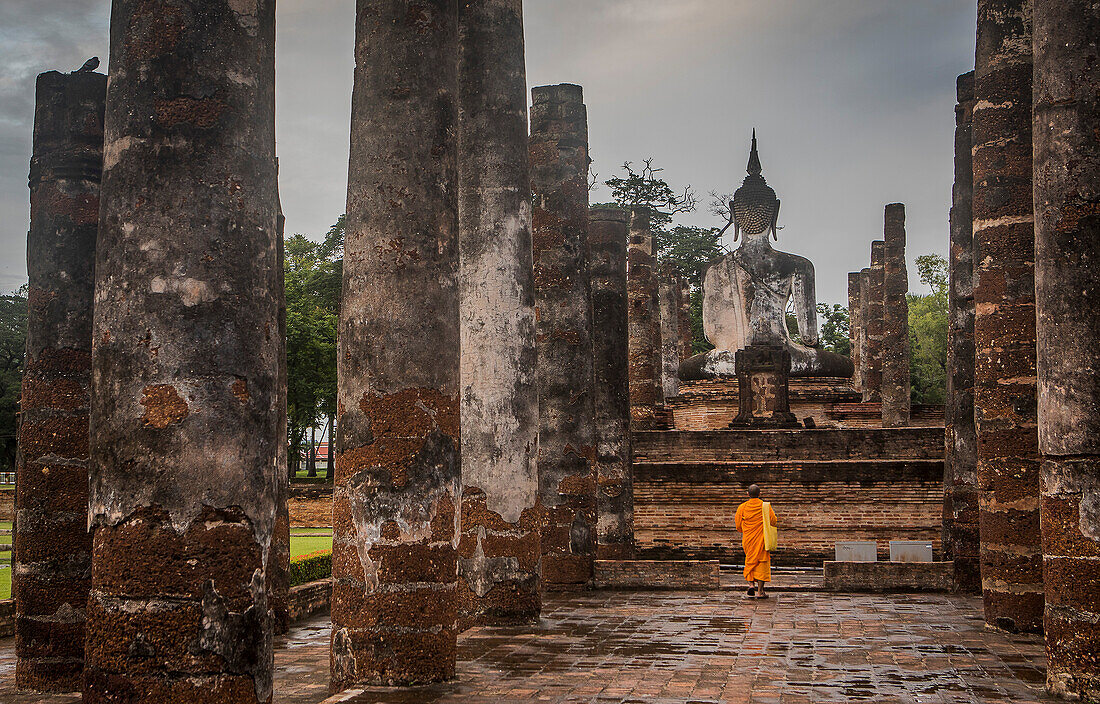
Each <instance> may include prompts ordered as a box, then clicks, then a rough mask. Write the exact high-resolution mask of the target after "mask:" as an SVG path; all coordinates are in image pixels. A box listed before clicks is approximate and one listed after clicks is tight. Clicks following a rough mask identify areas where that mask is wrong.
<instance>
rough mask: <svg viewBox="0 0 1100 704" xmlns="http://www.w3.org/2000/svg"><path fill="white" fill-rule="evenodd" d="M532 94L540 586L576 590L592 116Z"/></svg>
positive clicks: (590, 470) (583, 490)
mask: <svg viewBox="0 0 1100 704" xmlns="http://www.w3.org/2000/svg"><path fill="white" fill-rule="evenodd" d="M531 93H532V98H533V103H534V104H533V106H532V108H531V136H530V142H529V144H530V155H531V190H532V192H533V195H534V211H533V237H532V239H533V247H534V261H535V311H536V313H535V320H536V327H535V329H536V349H537V352H538V388H539V459H538V472H539V495H540V497H541V500H542V503H543V506H544V509H545V512H546V514H545V516H546V517H545V523H544V525H543V529H542V579H543V586H544V588H547V589H554V590H557V589H581V588H584V587H585V586H587V585H589V584H590V583H591V582H592V561H593V558H594V556H595V552H596V548H595V542H596V464H595V462H596V447H595V442H596V439H595V438H596V436H595V427H594V425H593V396H592V388H593V384H592V317H591V293H592V290H591V282H590V279H589V273H588V115H587V111H586V109H585V106H584V96H583V91H582V89H581V87H580V86H576V85H570V84H562V85H557V86H542V87H537V88H535V89H533V90H532V91H531Z"/></svg>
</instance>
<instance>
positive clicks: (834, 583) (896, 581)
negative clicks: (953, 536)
mask: <svg viewBox="0 0 1100 704" xmlns="http://www.w3.org/2000/svg"><path fill="white" fill-rule="evenodd" d="M824 585H825V589H827V590H829V591H835V592H897V591H915V592H925V591H930V592H949V591H951V590H953V589H954V587H955V563H954V562H826V563H825V578H824Z"/></svg>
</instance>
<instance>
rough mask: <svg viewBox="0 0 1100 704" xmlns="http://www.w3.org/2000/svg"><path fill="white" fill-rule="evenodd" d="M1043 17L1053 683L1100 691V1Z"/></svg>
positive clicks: (1039, 0)
mask: <svg viewBox="0 0 1100 704" xmlns="http://www.w3.org/2000/svg"><path fill="white" fill-rule="evenodd" d="M1034 29H1035V33H1034V37H1035V43H1034V47H1035V66H1034V87H1035V92H1034V97H1035V104H1034V140H1035V151H1034V155H1035V164H1034V169H1035V170H1034V194H1035V199H1034V204H1035V238H1036V239H1035V275H1036V278H1035V293H1036V306H1037V308H1038V373H1039V378H1038V385H1039V387H1038V388H1039V447H1040V450H1041V452H1042V530H1043V574H1044V578H1045V586H1046V614H1045V619H1044V622H1045V627H1046V638H1047V652H1048V654H1049V659H1048V663H1047V686H1048V689H1050V691H1051V692H1053V693H1055V694H1059V695H1063V696H1066V697H1069V698H1078V697H1080V698H1082V699H1084V700H1085V701H1100V406H1098V400H1097V399H1100V368H1098V359H1100V352H1098V350H1100V313H1098V311H1097V309H1096V301H1097V300H1098V299H1100V266H1098V265H1100V189H1097V185H1098V177H1100V143H1098V141H1097V134H1098V133H1100V51H1098V47H1097V41H1096V38H1097V37H1098V36H1100V7H1098V6H1097V4H1096V3H1095V2H1089V1H1086V0H1035V9H1034Z"/></svg>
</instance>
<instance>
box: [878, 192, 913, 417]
mask: <svg viewBox="0 0 1100 704" xmlns="http://www.w3.org/2000/svg"><path fill="white" fill-rule="evenodd" d="M884 233H885V237H884V240H885V244H884V246H883V268H882V272H883V284H882V346H881V348H882V427H884V428H903V427H905V426H907V425H909V409H910V401H909V395H910V381H909V303H908V302H907V301H906V300H905V296H906V294H907V293H909V274H908V272H907V271H906V268H905V206H904V205H902V204H901V203H891V204H890V205H887V206H886V215H885V226H884Z"/></svg>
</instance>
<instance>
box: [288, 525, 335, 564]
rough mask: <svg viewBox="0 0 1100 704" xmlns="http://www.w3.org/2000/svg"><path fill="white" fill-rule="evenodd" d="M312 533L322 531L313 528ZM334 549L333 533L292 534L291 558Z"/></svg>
mask: <svg viewBox="0 0 1100 704" xmlns="http://www.w3.org/2000/svg"><path fill="white" fill-rule="evenodd" d="M309 532H310V533H318V532H320V531H315V530H311V531H309ZM331 549H332V535H331V533H330V534H329V535H310V536H294V535H292V536H290V558H291V559H294V558H295V557H300V556H302V555H308V554H309V553H311V552H317V551H318V550H331Z"/></svg>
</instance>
